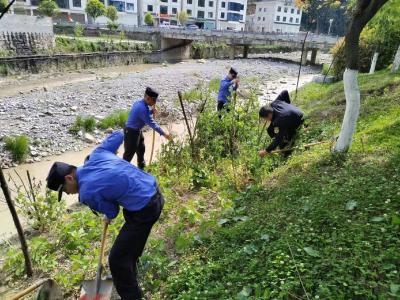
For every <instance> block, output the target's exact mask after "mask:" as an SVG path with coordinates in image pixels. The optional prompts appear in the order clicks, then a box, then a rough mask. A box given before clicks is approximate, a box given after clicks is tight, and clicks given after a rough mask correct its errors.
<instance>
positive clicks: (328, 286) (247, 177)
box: [0, 72, 400, 299]
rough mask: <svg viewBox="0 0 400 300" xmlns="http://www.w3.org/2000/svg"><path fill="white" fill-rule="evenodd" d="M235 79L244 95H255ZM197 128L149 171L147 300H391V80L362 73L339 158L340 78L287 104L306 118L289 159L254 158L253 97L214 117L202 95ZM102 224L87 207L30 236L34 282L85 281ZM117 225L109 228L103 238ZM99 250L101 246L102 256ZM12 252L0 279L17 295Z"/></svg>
mask: <svg viewBox="0 0 400 300" xmlns="http://www.w3.org/2000/svg"><path fill="white" fill-rule="evenodd" d="M258 83H259V82H258V80H257V79H256V78H248V79H247V82H246V84H247V85H248V86H252V87H256V86H258ZM217 88H218V81H215V80H213V81H211V83H210V85H209V86H204V87H199V88H198V89H197V90H196V91H194V92H192V93H190V94H187V95H186V97H185V98H186V99H188V101H190V100H191V99H190V98H196V99H198V98H200V99H202V100H205V99H208V101H206V102H204V103H206V104H205V109H204V110H203V112H202V113H200V114H199V116H198V118H197V126H196V130H195V138H194V142H193V147H194V149H193V150H191V148H190V144H189V142H187V143H184V144H182V143H179V142H176V143H170V144H168V145H167V146H166V147H165V148H164V149H163V152H162V154H161V156H160V157H159V158H158V162H157V163H156V164H154V165H152V166H151V167H150V171H151V172H152V173H153V174H154V175H155V176H156V177H157V179H158V181H159V184H160V186H161V188H162V191H163V194H164V196H165V199H166V204H165V207H164V211H163V214H162V217H161V220H160V222H159V224H158V225H157V226H156V229H155V230H154V231H153V233H152V234H151V238H150V240H149V242H148V245H147V247H146V251H145V253H144V255H143V256H142V258H141V260H140V268H139V269H140V274H142V278H141V282H142V284H143V286H144V288H145V292H146V295H147V297H148V299H311V298H313V299H397V298H398V297H400V275H399V271H400V270H399V268H400V252H399V251H398V249H399V248H400V236H399V233H400V232H399V229H400V214H399V213H400V185H399V179H400V173H399V169H400V156H399V154H400V134H399V133H400V105H399V104H400V74H397V75H390V74H388V73H387V72H379V73H376V74H375V75H361V76H360V88H361V93H362V106H361V115H360V119H359V124H358V128H357V133H356V135H355V140H354V143H353V145H352V148H351V150H350V152H349V153H347V154H341V155H337V154H332V153H331V152H330V149H329V144H323V145H320V146H315V147H312V148H310V149H309V150H305V149H303V147H302V146H301V145H304V144H306V143H310V142H315V141H322V140H326V139H330V138H331V137H332V136H333V135H335V134H337V133H338V132H339V129H340V124H341V119H342V116H343V113H344V107H345V99H344V94H343V84H342V82H339V83H336V84H332V85H324V86H322V85H320V84H309V85H307V86H305V87H304V88H303V89H302V90H301V91H300V92H299V95H298V98H297V99H296V100H294V101H293V102H294V103H295V104H296V105H298V106H300V107H301V108H302V109H303V110H304V111H305V112H306V113H307V115H308V120H307V123H308V127H307V128H306V129H305V130H303V131H302V134H301V137H300V140H299V143H298V144H299V149H298V150H296V151H295V152H294V153H293V155H292V157H291V158H290V159H288V160H284V159H282V158H281V157H280V156H278V155H274V156H270V157H267V158H265V159H263V160H261V159H259V158H258V156H257V150H258V149H261V148H262V147H263V145H265V144H267V143H268V142H269V139H266V138H265V132H264V133H262V126H260V125H259V124H258V116H257V111H258V102H257V97H256V95H257V93H258V91H257V89H256V88H253V89H251V90H250V91H249V98H248V99H247V98H246V99H238V103H237V106H236V110H235V113H231V114H228V115H226V116H224V117H223V118H222V120H220V119H219V118H218V117H217V115H216V113H215V112H214V101H213V99H212V98H211V97H212V92H213V91H215V90H216V89H217ZM100 223H101V221H100V220H96V218H95V217H94V216H93V214H92V213H91V212H90V211H89V210H88V209H77V210H75V211H74V212H70V213H68V214H67V213H66V212H63V213H59V219H58V220H57V221H56V222H55V223H54V224H53V225H52V227H51V228H49V229H48V230H47V231H46V232H45V233H44V234H41V235H40V236H37V237H33V238H31V239H30V242H29V243H30V248H31V252H32V253H33V262H34V265H35V267H36V269H37V271H38V274H39V275H43V274H46V275H48V276H52V277H54V278H55V279H56V280H57V282H58V283H59V284H60V285H62V287H63V288H64V291H65V292H66V297H70V298H73V297H74V295H76V293H77V292H78V290H79V283H80V281H81V280H82V279H83V278H84V277H86V278H90V277H93V276H94V271H95V264H96V255H97V253H98V251H97V250H96V251H93V247H97V245H98V242H96V241H98V240H99V236H100V230H101V226H100ZM121 223H122V218H121V216H119V218H118V220H117V221H116V222H114V223H113V224H112V226H111V231H112V234H111V237H110V242H111V240H112V239H113V236H115V234H116V232H117V230H118V228H119V227H120V225H121ZM108 248H109V246H108ZM22 267H23V263H22V256H21V255H20V253H19V251H18V252H16V251H15V249H13V248H11V249H10V250H9V251H8V254H7V255H6V260H5V263H4V265H3V269H2V272H0V273H1V274H2V275H1V277H0V280H1V281H2V282H7V283H8V284H9V285H10V286H11V285H14V283H13V282H14V281H15V280H16V281H17V283H18V284H19V285H26V284H27V282H26V281H25V280H24V278H23V276H22V274H23V269H22Z"/></svg>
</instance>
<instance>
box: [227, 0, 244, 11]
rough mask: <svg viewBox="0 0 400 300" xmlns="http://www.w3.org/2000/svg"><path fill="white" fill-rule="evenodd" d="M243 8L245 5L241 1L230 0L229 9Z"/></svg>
mask: <svg viewBox="0 0 400 300" xmlns="http://www.w3.org/2000/svg"><path fill="white" fill-rule="evenodd" d="M243 9H244V5H243V4H241V3H235V2H228V10H232V11H241V10H243Z"/></svg>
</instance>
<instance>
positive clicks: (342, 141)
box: [334, 69, 360, 152]
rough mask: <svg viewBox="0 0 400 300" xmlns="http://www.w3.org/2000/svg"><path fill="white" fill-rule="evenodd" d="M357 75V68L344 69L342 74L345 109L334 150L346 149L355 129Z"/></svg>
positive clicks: (357, 105)
mask: <svg viewBox="0 0 400 300" xmlns="http://www.w3.org/2000/svg"><path fill="white" fill-rule="evenodd" d="M357 75H358V70H350V69H346V71H345V72H344V75H343V84H344V94H345V97H346V110H345V112H344V117H343V122H342V128H341V130H340V134H339V138H338V140H337V142H336V145H335V146H334V151H338V152H342V151H347V149H349V147H350V145H351V142H352V139H353V134H354V132H355V130H356V125H357V119H358V115H359V113H360V89H359V87H358V81H357Z"/></svg>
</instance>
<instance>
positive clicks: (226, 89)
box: [217, 68, 239, 111]
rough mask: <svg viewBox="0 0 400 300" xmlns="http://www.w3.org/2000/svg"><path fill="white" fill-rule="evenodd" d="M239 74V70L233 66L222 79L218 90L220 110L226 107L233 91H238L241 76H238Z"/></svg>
mask: <svg viewBox="0 0 400 300" xmlns="http://www.w3.org/2000/svg"><path fill="white" fill-rule="evenodd" d="M237 75H238V72H237V71H236V70H235V69H234V68H231V69H230V70H229V73H228V75H226V76H225V78H224V79H222V80H221V84H220V87H219V92H218V104H217V110H218V111H221V110H222V109H223V108H226V106H227V105H228V104H229V102H230V100H231V97H232V92H233V91H236V90H237V88H238V87H239V78H238V77H237Z"/></svg>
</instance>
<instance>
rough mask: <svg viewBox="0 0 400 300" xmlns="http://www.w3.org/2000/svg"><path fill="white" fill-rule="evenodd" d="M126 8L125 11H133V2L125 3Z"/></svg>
mask: <svg viewBox="0 0 400 300" xmlns="http://www.w3.org/2000/svg"><path fill="white" fill-rule="evenodd" d="M126 10H127V11H134V10H135V4H133V3H128V2H127V3H126Z"/></svg>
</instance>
